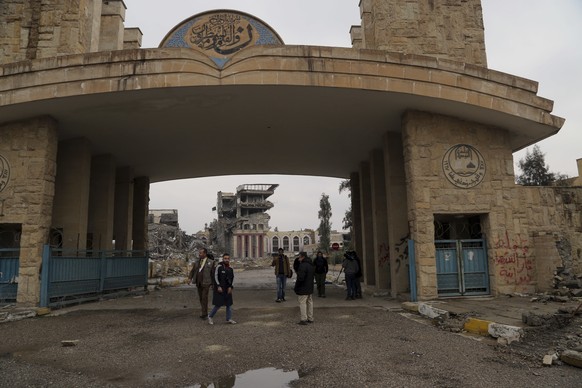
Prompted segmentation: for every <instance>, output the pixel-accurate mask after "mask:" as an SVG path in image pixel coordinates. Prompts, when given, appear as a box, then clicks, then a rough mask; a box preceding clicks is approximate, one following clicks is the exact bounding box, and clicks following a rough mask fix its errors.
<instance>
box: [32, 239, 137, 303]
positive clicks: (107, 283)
mask: <svg viewBox="0 0 582 388" xmlns="http://www.w3.org/2000/svg"><path fill="white" fill-rule="evenodd" d="M147 276H148V253H147V251H93V250H85V251H79V250H64V249H55V248H51V247H50V246H48V245H46V246H45V247H44V249H43V257H42V270H41V293H40V306H41V307H48V306H51V307H56V306H63V305H67V304H71V303H79V302H80V301H85V300H92V299H99V298H100V297H101V296H102V295H103V294H107V293H111V292H115V291H120V290H128V289H133V288H137V287H144V288H147V280H148V279H147Z"/></svg>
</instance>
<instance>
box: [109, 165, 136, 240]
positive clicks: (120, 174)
mask: <svg viewBox="0 0 582 388" xmlns="http://www.w3.org/2000/svg"><path fill="white" fill-rule="evenodd" d="M115 175H116V176H115V211H114V222H113V237H114V239H115V249H116V250H130V249H131V245H132V244H131V238H132V230H133V225H132V223H133V168H131V167H122V168H118V169H117V171H116V174H115Z"/></svg>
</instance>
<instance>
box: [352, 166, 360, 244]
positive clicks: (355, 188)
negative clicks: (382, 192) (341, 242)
mask: <svg viewBox="0 0 582 388" xmlns="http://www.w3.org/2000/svg"><path fill="white" fill-rule="evenodd" d="M350 187H351V190H352V194H351V200H352V247H353V249H354V250H355V251H356V252H357V253H358V255H361V254H362V201H361V199H360V194H361V193H360V174H359V173H357V172H353V173H351V174H350Z"/></svg>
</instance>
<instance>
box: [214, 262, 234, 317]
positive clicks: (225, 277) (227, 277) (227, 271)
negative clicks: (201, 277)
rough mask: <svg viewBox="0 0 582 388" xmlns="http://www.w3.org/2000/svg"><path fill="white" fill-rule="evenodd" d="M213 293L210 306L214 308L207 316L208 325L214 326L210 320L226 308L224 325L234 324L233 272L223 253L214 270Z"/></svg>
mask: <svg viewBox="0 0 582 388" xmlns="http://www.w3.org/2000/svg"><path fill="white" fill-rule="evenodd" d="M213 282H214V293H213V295H212V304H213V305H214V307H213V308H212V311H211V312H210V314H208V324H209V325H214V321H213V319H212V318H214V316H215V315H216V313H217V312H218V310H219V309H220V308H221V307H222V306H225V307H226V323H230V324H235V323H236V321H235V320H234V319H232V304H233V299H232V288H233V287H232V284H233V282H234V271H233V269H232V267H231V266H230V255H229V254H228V253H225V254H223V255H222V261H221V262H220V263H218V265H217V266H216V267H215V269H214V277H213Z"/></svg>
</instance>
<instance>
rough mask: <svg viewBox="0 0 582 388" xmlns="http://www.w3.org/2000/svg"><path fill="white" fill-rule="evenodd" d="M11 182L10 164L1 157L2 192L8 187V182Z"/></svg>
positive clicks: (0, 184) (0, 177)
mask: <svg viewBox="0 0 582 388" xmlns="http://www.w3.org/2000/svg"><path fill="white" fill-rule="evenodd" d="M9 180H10V165H9V164H8V160H7V159H6V158H5V157H4V156H2V155H0V191H2V190H4V188H5V187H6V186H7V185H8V181H9Z"/></svg>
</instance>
